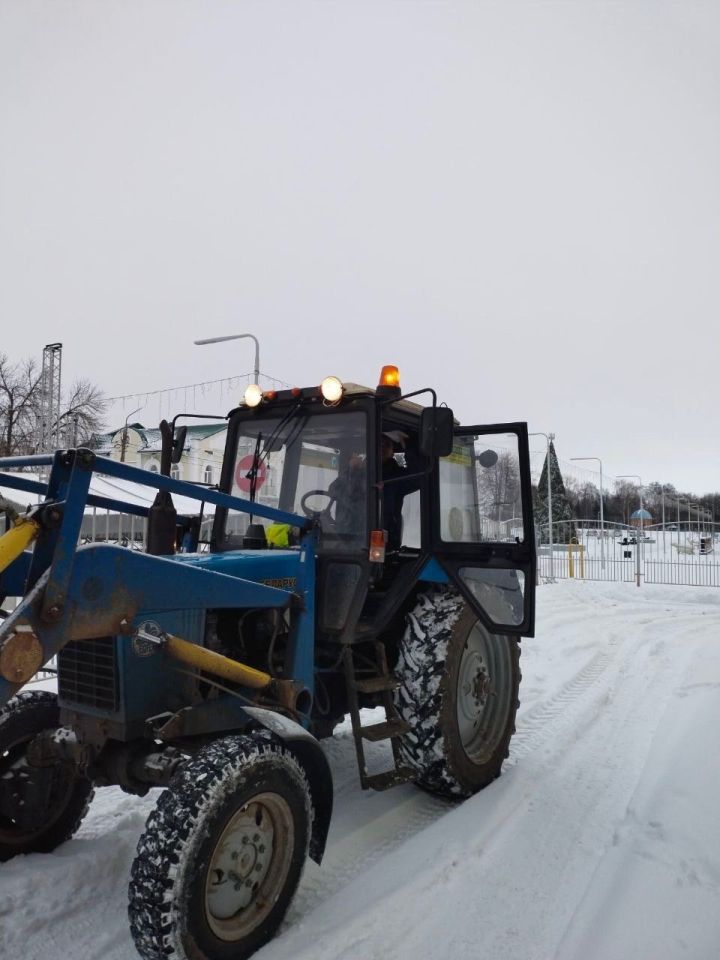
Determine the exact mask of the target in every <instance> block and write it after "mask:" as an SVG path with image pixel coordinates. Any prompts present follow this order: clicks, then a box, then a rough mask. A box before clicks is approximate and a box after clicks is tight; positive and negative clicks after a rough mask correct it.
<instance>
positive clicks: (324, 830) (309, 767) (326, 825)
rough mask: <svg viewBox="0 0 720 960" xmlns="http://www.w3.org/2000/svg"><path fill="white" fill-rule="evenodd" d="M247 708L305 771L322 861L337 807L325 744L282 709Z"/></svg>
mask: <svg viewBox="0 0 720 960" xmlns="http://www.w3.org/2000/svg"><path fill="white" fill-rule="evenodd" d="M243 710H244V711H245V713H246V714H247V715H248V716H249V717H252V719H253V720H255V721H256V722H257V723H258V724H260V725H261V726H263V727H265V729H266V730H269V731H270V732H271V733H273V734H274V735H275V736H276V737H278V739H280V740H282V742H283V743H284V744H285V746H286V747H287V749H288V750H290V752H291V753H292V754H293V756H294V757H295V758H296V759H297V760H298V762H299V763H300V764H301V766H302V768H303V770H304V771H305V774H306V776H307V778H308V783H309V784H310V796H311V798H312V804H313V809H314V811H315V816H314V818H313V827H312V837H311V838H310V856H311V857H312V859H313V860H314V861H315V862H316V863H320V862H321V861H322V858H323V854H324V852H325V843H326V842H327V835H328V830H329V829H330V818H331V816H332V807H333V782H332V773H331V772H330V764H329V763H328V762H327V757H326V756H325V753H324V751H323V748H322V747H321V746H320V744H319V743H318V741H317V740H316V739H315V737H314V736H313V735H312V734H311V733H308V731H307V730H306V729H305V728H304V727H301V726H300V724H299V723H296V722H295V721H294V720H290V719H289V718H288V717H285V716H283V715H282V714H281V713H275V711H273V710H265V709H263V708H262V707H247V706H243Z"/></svg>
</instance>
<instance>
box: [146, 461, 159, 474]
mask: <svg viewBox="0 0 720 960" xmlns="http://www.w3.org/2000/svg"><path fill="white" fill-rule="evenodd" d="M148 470H149V471H150V473H157V472H158V465H157V464H156V463H151V464H150V466H149V467H148Z"/></svg>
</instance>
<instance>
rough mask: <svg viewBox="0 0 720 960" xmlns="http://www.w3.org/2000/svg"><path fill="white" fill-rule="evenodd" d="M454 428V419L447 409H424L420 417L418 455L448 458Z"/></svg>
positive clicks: (450, 451)
mask: <svg viewBox="0 0 720 960" xmlns="http://www.w3.org/2000/svg"><path fill="white" fill-rule="evenodd" d="M454 428H455V418H454V417H453V412H452V410H451V409H450V408H449V407H426V408H425V410H423V412H422V414H421V415H420V443H419V447H420V453H421V454H422V455H423V456H424V457H449V456H450V454H451V453H452V448H453V436H454Z"/></svg>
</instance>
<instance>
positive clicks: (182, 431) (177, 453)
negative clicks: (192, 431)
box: [171, 427, 187, 463]
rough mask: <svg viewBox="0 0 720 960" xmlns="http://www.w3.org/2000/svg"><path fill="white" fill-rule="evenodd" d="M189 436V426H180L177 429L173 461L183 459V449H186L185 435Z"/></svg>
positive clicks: (177, 461)
mask: <svg viewBox="0 0 720 960" xmlns="http://www.w3.org/2000/svg"><path fill="white" fill-rule="evenodd" d="M186 436H187V427H178V428H177V430H176V431H175V437H174V439H173V445H172V457H171V460H172V462H173V463H180V460H181V459H182V455H183V450H184V449H185V437H186Z"/></svg>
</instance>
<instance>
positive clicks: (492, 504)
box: [478, 451, 520, 521]
mask: <svg viewBox="0 0 720 960" xmlns="http://www.w3.org/2000/svg"><path fill="white" fill-rule="evenodd" d="M478 492H479V495H480V502H481V504H482V505H483V509H484V511H485V513H486V515H487V516H488V517H491V518H492V519H493V520H498V521H499V520H506V519H510V518H511V517H514V516H515V515H516V511H517V515H520V505H519V500H520V473H519V470H518V465H517V459H516V458H515V457H514V456H513V455H512V454H511V453H510V452H509V451H504V452H502V453H500V455H499V456H498V458H497V460H496V461H495V463H494V465H493V466H491V467H489V468H484V469H480V470H479V472H478Z"/></svg>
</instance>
